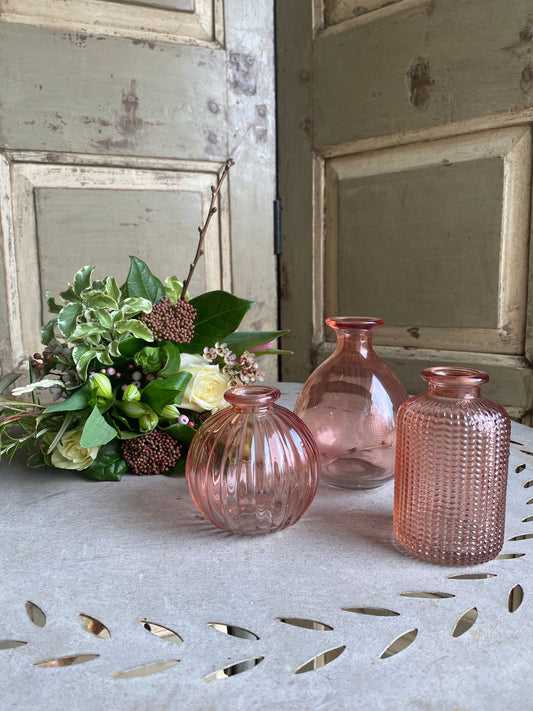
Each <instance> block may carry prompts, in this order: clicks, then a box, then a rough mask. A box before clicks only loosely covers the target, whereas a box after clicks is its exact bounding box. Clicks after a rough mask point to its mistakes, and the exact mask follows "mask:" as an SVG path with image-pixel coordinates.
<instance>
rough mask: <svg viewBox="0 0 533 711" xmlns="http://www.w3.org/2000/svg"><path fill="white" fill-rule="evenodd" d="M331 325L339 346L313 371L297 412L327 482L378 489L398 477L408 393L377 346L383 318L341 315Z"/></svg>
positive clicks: (305, 386) (342, 485)
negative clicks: (401, 414) (399, 433)
mask: <svg viewBox="0 0 533 711" xmlns="http://www.w3.org/2000/svg"><path fill="white" fill-rule="evenodd" d="M326 323H327V324H328V326H330V327H331V328H333V329H334V330H335V333H336V336H337V347H336V349H335V351H334V353H333V354H332V355H331V356H330V357H329V358H328V359H327V360H325V361H324V362H323V363H322V364H321V365H319V366H318V368H317V369H316V370H315V371H314V372H313V373H311V375H310V376H309V378H308V380H307V382H306V383H305V385H304V387H303V388H302V391H301V393H300V395H299V397H298V400H297V402H296V406H295V408H294V411H295V412H296V414H297V415H299V416H300V417H301V418H302V419H303V420H304V422H305V423H306V424H307V425H308V427H309V429H310V430H311V432H312V433H313V435H314V437H315V439H316V442H317V444H318V449H319V451H320V455H321V472H320V478H321V481H323V482H325V483H326V484H330V485H331V486H337V487H343V488H347V489H372V488H374V487H376V486H380V485H381V484H384V483H385V482H386V481H387V480H389V479H391V478H392V477H393V476H394V457H395V452H396V416H397V412H398V408H399V406H400V404H401V403H402V402H403V401H404V400H405V399H406V398H407V393H406V392H405V390H404V388H403V386H402V384H401V383H400V381H399V380H398V378H397V377H396V376H395V375H394V373H393V372H392V371H391V370H390V369H389V368H388V367H387V366H386V365H385V363H383V361H381V360H380V359H379V358H378V356H377V355H376V353H375V351H374V349H373V347H372V334H373V332H374V331H375V330H376V329H377V328H378V327H379V326H381V325H382V324H383V320H382V319H379V318H368V317H359V316H344V317H340V316H336V317H333V318H328V319H327V320H326Z"/></svg>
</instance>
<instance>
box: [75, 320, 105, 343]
mask: <svg viewBox="0 0 533 711" xmlns="http://www.w3.org/2000/svg"><path fill="white" fill-rule="evenodd" d="M105 332H106V329H105V328H103V327H102V326H97V325H96V324H95V323H80V324H79V325H78V326H76V328H75V329H74V330H73V331H72V333H71V334H70V336H69V338H70V339H71V340H73V341H74V340H78V339H80V338H81V339H83V338H90V337H91V336H94V335H96V334H103V333H105Z"/></svg>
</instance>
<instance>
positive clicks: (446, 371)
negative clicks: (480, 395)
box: [422, 366, 489, 385]
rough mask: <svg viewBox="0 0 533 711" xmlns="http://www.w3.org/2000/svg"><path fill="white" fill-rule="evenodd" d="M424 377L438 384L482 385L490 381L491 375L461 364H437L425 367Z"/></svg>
mask: <svg viewBox="0 0 533 711" xmlns="http://www.w3.org/2000/svg"><path fill="white" fill-rule="evenodd" d="M422 378H423V379H424V380H426V381H427V382H429V383H434V384H436V385H481V384H482V383H487V382H488V381H489V376H488V375H487V373H484V372H483V371H482V370H476V369H475V368H463V367H461V366H458V367H456V366H435V367H433V368H425V369H424V370H423V371H422Z"/></svg>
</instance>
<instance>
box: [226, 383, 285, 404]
mask: <svg viewBox="0 0 533 711" xmlns="http://www.w3.org/2000/svg"><path fill="white" fill-rule="evenodd" d="M280 396H281V392H280V390H279V389H278V388H274V387H271V386H270V385H239V386H238V387H236V388H230V389H229V390H226V392H225V393H224V398H225V400H227V401H228V402H229V403H231V404H232V405H251V406H266V405H272V404H273V403H274V402H275V401H276V400H277V399H278V398H279V397H280Z"/></svg>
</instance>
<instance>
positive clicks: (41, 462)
mask: <svg viewBox="0 0 533 711" xmlns="http://www.w3.org/2000/svg"><path fill="white" fill-rule="evenodd" d="M26 464H27V465H28V466H29V467H30V468H31V469H37V468H38V467H44V466H46V459H45V458H44V454H43V453H42V452H36V453H35V454H32V455H31V456H30V457H28V459H27V460H26Z"/></svg>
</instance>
